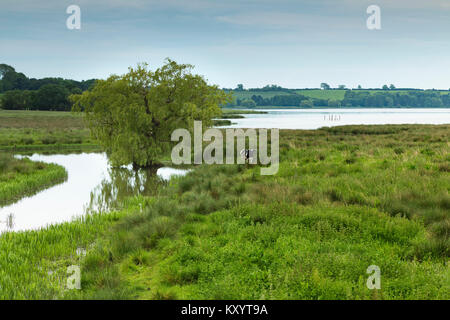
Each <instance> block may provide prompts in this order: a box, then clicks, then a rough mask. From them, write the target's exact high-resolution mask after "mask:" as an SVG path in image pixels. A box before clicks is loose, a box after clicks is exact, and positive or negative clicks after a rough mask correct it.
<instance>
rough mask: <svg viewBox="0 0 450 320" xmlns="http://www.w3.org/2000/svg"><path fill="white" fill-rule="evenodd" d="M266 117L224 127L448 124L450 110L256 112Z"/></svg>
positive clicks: (253, 116) (252, 116) (256, 116)
mask: <svg viewBox="0 0 450 320" xmlns="http://www.w3.org/2000/svg"><path fill="white" fill-rule="evenodd" d="M253 110H257V111H264V112H267V114H244V115H243V116H244V117H245V118H244V119H230V121H231V122H232V123H233V124H232V125H231V126H226V127H223V128H279V129H318V128H321V127H333V126H344V125H360V124H448V123H450V109H449V108H447V109H445V108H442V109H438V108H436V109H428V108H427V109H425V108H422V109H405V108H401V109H400V108H370V109H342V108H341V109H314V110H313V109H253Z"/></svg>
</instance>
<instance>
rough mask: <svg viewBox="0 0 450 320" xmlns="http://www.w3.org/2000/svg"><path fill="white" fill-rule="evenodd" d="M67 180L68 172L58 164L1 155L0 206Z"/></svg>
mask: <svg viewBox="0 0 450 320" xmlns="http://www.w3.org/2000/svg"><path fill="white" fill-rule="evenodd" d="M65 179H67V172H66V170H65V169H64V168H63V167H61V166H58V165H56V164H47V163H43V162H33V161H31V160H29V159H27V158H25V159H15V158H13V156H12V155H11V154H7V153H0V206H4V205H6V204H9V203H12V202H15V201H17V200H19V199H21V198H23V197H25V196H31V195H33V194H35V193H37V192H38V191H41V190H44V189H46V188H48V187H50V186H52V185H54V184H57V183H60V182H63V181H64V180H65Z"/></svg>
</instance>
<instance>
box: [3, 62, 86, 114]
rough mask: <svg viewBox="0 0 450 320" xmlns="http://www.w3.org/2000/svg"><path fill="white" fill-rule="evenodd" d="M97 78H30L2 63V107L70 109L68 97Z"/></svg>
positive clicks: (11, 108)
mask: <svg viewBox="0 0 450 320" xmlns="http://www.w3.org/2000/svg"><path fill="white" fill-rule="evenodd" d="M94 83H95V79H92V80H87V81H75V80H67V79H62V78H43V79H34V78H31V79H30V78H28V77H27V76H25V75H24V74H23V73H19V72H16V70H15V69H14V68H13V67H11V66H8V65H6V64H0V95H1V101H0V107H1V108H2V109H7V110H56V111H69V110H70V109H71V103H70V101H69V99H68V97H69V96H70V95H71V94H78V93H81V92H83V91H85V90H88V89H89V88H91V86H92V85H93V84H94Z"/></svg>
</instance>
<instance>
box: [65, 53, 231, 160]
mask: <svg viewBox="0 0 450 320" xmlns="http://www.w3.org/2000/svg"><path fill="white" fill-rule="evenodd" d="M192 69H193V66H192V65H188V64H177V63H176V62H175V61H172V60H170V59H167V60H166V63H165V64H164V65H163V66H162V67H161V68H158V69H157V70H155V71H151V70H149V69H148V65H147V64H139V65H138V66H137V67H136V68H131V67H130V68H129V72H128V73H127V74H124V75H122V76H117V75H112V76H110V77H109V78H108V79H107V80H98V81H97V82H96V84H95V85H94V87H93V88H92V89H91V90H89V91H85V92H84V93H82V94H80V95H73V96H71V100H72V102H73V104H74V105H73V110H74V111H78V112H83V113H84V115H85V119H86V121H87V124H88V126H89V128H90V130H91V133H92V134H93V136H94V137H95V138H96V139H97V140H98V141H99V142H100V144H101V145H102V146H103V147H104V148H105V150H106V152H107V153H108V155H109V158H110V161H111V162H112V164H113V165H115V166H121V165H127V164H130V163H131V164H133V165H134V166H137V167H149V166H153V165H155V164H156V163H157V159H158V158H160V157H161V155H162V154H164V153H165V152H167V151H168V150H169V148H170V146H171V142H170V135H171V133H172V131H173V130H175V129H178V128H185V129H188V130H192V127H193V123H194V120H201V121H202V122H203V124H204V125H205V126H210V125H211V124H212V118H214V117H217V116H219V115H220V114H221V109H220V105H221V104H224V103H226V102H229V101H230V96H229V95H227V94H225V93H224V92H223V91H222V90H220V89H219V88H218V87H217V86H215V85H209V84H208V83H207V82H206V80H205V79H204V78H203V77H202V76H199V75H195V74H192V72H191V71H192Z"/></svg>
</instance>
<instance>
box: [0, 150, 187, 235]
mask: <svg viewBox="0 0 450 320" xmlns="http://www.w3.org/2000/svg"><path fill="white" fill-rule="evenodd" d="M29 158H30V159H31V160H33V161H43V162H46V163H56V164H59V165H61V166H63V167H65V168H66V170H67V172H68V179H67V181H66V182H64V183H61V184H58V185H55V186H53V187H50V188H48V189H46V190H44V191H41V192H39V193H37V194H36V195H34V196H31V197H27V198H23V199H21V200H20V201H18V202H16V203H14V204H12V205H9V206H5V207H2V208H0V232H2V231H5V230H12V231H23V230H32V229H39V228H42V227H45V226H46V225H49V224H55V223H61V222H65V221H70V220H72V219H73V218H74V217H77V216H80V215H83V214H85V213H86V212H89V211H108V210H109V209H111V208H112V207H113V206H114V205H115V204H116V203H117V201H118V200H121V199H124V198H126V197H129V196H132V195H137V194H146V195H149V194H152V193H154V192H156V190H157V189H158V186H160V185H161V184H163V183H165V181H167V180H169V179H170V178H171V177H172V176H174V175H183V174H185V173H186V172H187V170H181V169H175V168H170V167H162V168H159V169H157V170H155V171H154V172H149V171H144V170H140V171H133V170H132V169H131V168H129V167H126V168H115V169H112V168H111V167H110V166H109V164H108V158H107V156H106V154H104V153H80V154H54V155H42V154H33V155H32V156H30V157H29ZM10 214H12V215H13V219H12V220H13V228H8V226H7V224H6V223H5V221H6V220H7V217H8V215H10Z"/></svg>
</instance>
